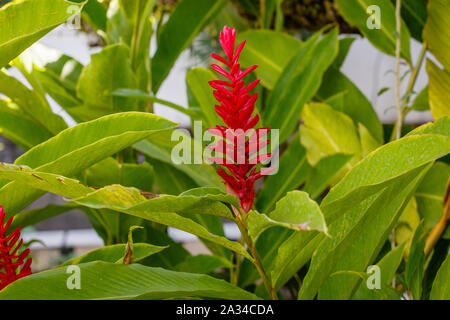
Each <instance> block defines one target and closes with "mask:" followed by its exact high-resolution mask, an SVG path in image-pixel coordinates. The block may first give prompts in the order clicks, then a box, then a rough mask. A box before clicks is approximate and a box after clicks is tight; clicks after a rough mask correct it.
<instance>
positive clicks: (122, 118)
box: [0, 112, 174, 216]
mask: <svg viewBox="0 0 450 320" xmlns="http://www.w3.org/2000/svg"><path fill="white" fill-rule="evenodd" d="M171 127H174V124H173V123H172V122H170V121H168V120H165V119H164V118H161V117H158V116H155V115H153V114H146V113H137V112H129V113H121V114H115V115H112V116H106V117H103V118H100V119H97V120H94V121H91V122H85V123H82V124H79V125H77V126H76V127H73V128H70V129H67V130H64V131H63V132H61V133H60V134H58V135H57V136H55V137H53V138H51V139H49V140H47V141H46V142H44V143H42V144H40V145H38V146H36V147H34V148H33V149H31V150H30V151H28V152H26V153H25V154H24V155H22V156H21V157H19V158H18V159H17V160H16V161H15V164H17V165H26V166H29V167H31V168H33V169H37V170H38V171H42V172H51V173H56V174H61V175H66V176H74V175H76V174H78V173H80V172H81V171H82V170H84V169H86V168H88V167H90V166H91V165H93V164H95V163H96V162H98V161H100V160H103V159H105V158H107V157H109V156H111V155H113V154H114V153H116V152H118V151H120V150H122V149H124V148H126V147H129V146H130V145H132V144H134V143H136V142H137V141H139V140H142V139H145V138H147V137H149V136H150V135H152V134H153V133H155V131H158V130H164V129H168V128H171ZM42 194H43V193H42V192H41V191H38V190H35V189H33V188H23V186H21V184H20V183H17V182H14V181H13V182H10V183H8V184H7V185H5V186H3V188H1V189H0V202H1V203H2V206H3V207H4V208H5V211H6V212H7V214H8V215H9V216H12V215H15V214H16V213H17V212H19V211H20V210H22V209H23V208H25V207H26V206H27V205H28V204H30V203H31V202H32V201H34V200H36V199H37V198H39V197H40V196H41V195H42Z"/></svg>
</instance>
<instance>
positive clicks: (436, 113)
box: [426, 60, 450, 120]
mask: <svg viewBox="0 0 450 320" xmlns="http://www.w3.org/2000/svg"><path fill="white" fill-rule="evenodd" d="M426 69H427V73H428V78H429V82H428V96H429V103H430V109H431V114H432V115H433V118H434V119H435V120H437V119H439V118H440V117H444V116H449V115H450V106H449V105H448V101H449V99H450V73H449V71H448V70H445V69H444V70H441V69H440V68H439V67H438V66H436V65H435V64H434V63H433V62H432V61H431V60H427V66H426Z"/></svg>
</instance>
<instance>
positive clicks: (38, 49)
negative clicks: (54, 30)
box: [20, 43, 83, 92]
mask: <svg viewBox="0 0 450 320" xmlns="http://www.w3.org/2000/svg"><path fill="white" fill-rule="evenodd" d="M20 58H21V59H23V60H24V64H25V65H26V67H28V68H29V65H30V64H31V63H32V64H34V65H35V66H36V67H38V68H39V69H41V70H44V72H45V73H46V74H47V75H48V76H49V77H52V78H55V79H57V81H58V82H60V83H61V84H62V85H63V86H64V87H65V88H66V89H68V90H70V91H71V92H74V91H75V90H76V86H77V82H78V79H79V77H80V74H81V71H82V69H83V65H82V64H81V63H80V62H79V61H77V60H75V59H74V58H72V57H70V56H68V55H65V54H63V53H62V52H60V51H58V50H55V49H52V48H48V47H46V46H45V45H43V44H41V43H35V44H34V45H33V46H32V47H31V48H29V49H27V50H26V51H25V52H23V53H22V54H21V55H20Z"/></svg>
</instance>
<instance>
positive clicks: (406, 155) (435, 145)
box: [321, 134, 450, 207]
mask: <svg viewBox="0 0 450 320" xmlns="http://www.w3.org/2000/svg"><path fill="white" fill-rule="evenodd" d="M449 152H450V137H446V136H442V135H438V134H424V135H413V136H408V137H405V138H403V139H401V140H398V141H394V142H391V143H388V144H386V145H384V146H382V147H381V148H379V149H378V150H377V151H376V152H373V153H371V154H370V155H369V156H367V157H366V158H364V159H363V161H361V162H360V163H358V165H357V166H355V167H354V168H353V170H352V171H351V172H349V173H348V174H347V175H346V176H345V179H343V180H342V181H341V182H340V183H339V184H338V185H336V186H335V187H334V188H333V189H331V191H330V193H329V194H328V195H327V197H326V198H325V199H324V200H323V202H322V204H321V207H324V206H327V207H331V206H333V205H335V204H337V203H339V204H344V203H343V202H341V201H342V200H343V199H344V198H346V197H347V196H348V195H350V193H351V192H353V191H357V190H358V189H360V190H362V191H363V190H364V189H366V190H370V187H371V186H372V187H374V188H373V189H375V188H377V187H378V188H379V187H380V185H381V184H382V183H384V182H386V181H388V180H391V179H393V178H395V177H399V176H401V175H403V174H405V173H407V172H408V171H410V170H413V169H415V168H417V167H420V166H423V165H425V164H427V163H429V162H430V161H433V160H436V159H439V158H441V157H443V156H445V155H447V154H448V153H449ZM363 193H364V192H363ZM363 193H361V196H362V194H363Z"/></svg>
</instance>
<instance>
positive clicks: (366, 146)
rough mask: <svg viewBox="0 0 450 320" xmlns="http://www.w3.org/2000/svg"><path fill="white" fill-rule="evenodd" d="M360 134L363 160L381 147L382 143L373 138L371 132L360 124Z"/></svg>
mask: <svg viewBox="0 0 450 320" xmlns="http://www.w3.org/2000/svg"><path fill="white" fill-rule="evenodd" d="M358 132H359V139H360V140H361V152H362V157H363V158H364V157H365V156H367V155H368V154H369V153H371V152H372V151H373V150H375V149H377V148H378V147H380V146H381V143H380V142H379V141H377V140H376V139H375V138H374V137H372V135H371V134H370V132H369V130H367V128H366V127H364V126H363V125H362V124H361V123H358Z"/></svg>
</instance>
